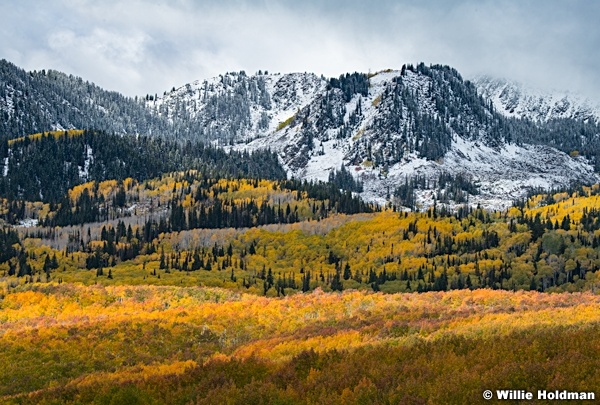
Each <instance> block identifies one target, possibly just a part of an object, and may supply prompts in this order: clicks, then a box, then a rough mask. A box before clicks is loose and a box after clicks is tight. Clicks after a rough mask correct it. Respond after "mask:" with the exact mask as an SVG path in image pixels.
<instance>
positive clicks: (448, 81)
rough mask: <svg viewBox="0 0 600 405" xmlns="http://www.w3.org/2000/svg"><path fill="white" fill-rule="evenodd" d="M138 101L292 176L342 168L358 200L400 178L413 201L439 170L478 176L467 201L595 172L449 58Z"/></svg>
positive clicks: (225, 80)
mask: <svg viewBox="0 0 600 405" xmlns="http://www.w3.org/2000/svg"><path fill="white" fill-rule="evenodd" d="M147 104H148V106H149V108H151V109H152V110H153V111H154V113H155V114H157V115H160V116H164V117H168V118H169V120H171V121H172V122H176V121H177V120H179V119H182V118H183V119H185V120H186V121H188V122H190V123H191V124H190V125H191V127H193V128H194V131H198V133H200V134H201V135H200V136H201V137H202V138H205V139H210V140H213V141H214V142H216V143H218V144H221V145H229V147H231V148H234V149H237V150H255V149H261V148H268V149H271V150H274V151H276V152H277V153H278V154H279V156H280V159H281V161H282V163H283V164H284V166H285V167H286V169H287V171H288V175H289V176H294V177H296V178H305V179H318V180H327V179H328V176H329V174H330V173H331V172H332V171H334V170H339V169H340V168H341V167H342V166H344V168H345V169H346V170H348V171H349V172H350V173H352V175H353V176H354V177H355V178H356V179H358V180H361V181H362V183H363V184H364V192H363V197H365V198H366V199H368V200H371V201H378V202H380V203H385V202H386V201H389V200H390V198H392V199H393V194H394V191H395V190H396V189H397V188H398V187H399V186H402V185H403V184H406V182H407V180H408V179H409V178H420V179H421V181H420V184H421V185H420V186H417V187H415V190H414V193H415V194H416V197H415V198H416V204H415V206H416V207H417V208H418V207H425V206H428V205H430V204H432V203H433V201H434V197H438V198H439V196H440V195H445V192H446V191H447V190H445V189H444V187H442V186H440V184H438V183H439V179H440V176H442V175H450V176H453V178H456V177H460V178H466V179H468V181H469V183H472V184H475V185H477V189H478V191H479V193H476V194H475V195H471V196H469V197H468V198H469V199H470V202H471V203H481V204H482V205H483V206H488V207H500V206H506V205H509V204H510V203H511V202H512V201H513V200H514V199H516V198H520V197H523V196H524V195H525V194H526V193H527V191H528V190H530V189H532V188H546V189H550V188H559V187H565V186H568V185H570V184H573V183H592V182H596V181H598V180H599V178H598V176H597V175H596V174H595V173H594V168H593V167H592V166H591V165H590V164H589V163H590V162H589V161H588V159H586V158H584V157H581V156H576V157H572V156H569V155H568V154H567V153H565V152H564V151H562V152H561V151H559V150H557V149H555V148H553V147H549V146H547V145H545V144H544V142H542V141H541V140H542V138H545V137H548V136H550V137H551V136H553V134H551V132H552V131H550V130H548V129H546V128H540V127H539V126H538V125H536V124H535V123H533V122H530V121H527V120H526V121H524V122H521V121H519V120H513V119H510V118H506V117H505V116H504V115H501V114H498V113H497V112H495V111H494V109H493V108H490V105H489V102H488V101H486V100H485V99H483V98H482V97H480V96H479V94H478V93H477V89H476V88H475V86H474V85H473V84H471V83H470V82H468V81H463V80H462V78H461V77H460V75H459V74H458V72H456V71H455V70H454V69H451V68H449V67H447V66H432V67H426V66H424V65H423V64H421V65H418V66H417V67H413V66H410V65H409V66H406V67H404V68H403V69H402V70H400V71H393V70H389V71H384V72H379V73H376V74H374V75H370V76H367V75H364V74H358V73H355V74H347V75H344V76H341V77H340V78H339V79H330V80H327V79H325V78H322V77H321V78H319V77H317V76H315V75H313V74H306V73H305V74H285V75H281V74H275V75H269V74H266V73H265V74H263V73H259V74H257V75H253V76H248V75H246V74H245V73H244V72H241V73H230V74H226V75H222V76H219V77H218V78H214V79H211V80H205V81H197V82H194V83H192V84H189V85H186V86H183V87H181V88H179V89H174V90H173V91H171V92H169V93H167V94H166V95H165V96H164V97H159V98H158V99H155V100H150V101H148V102H147ZM514 115H516V112H515V113H514ZM571 118H572V117H571ZM592 132H593V131H592ZM596 133H597V132H596ZM536 140H537V141H536ZM557 146H558V145H557ZM563 149H567V150H568V151H570V150H571V149H570V146H565V148H563ZM573 155H575V154H573ZM423 179H424V181H423ZM470 190H471V191H472V190H473V189H472V188H471V189H470ZM457 200H458V199H456V198H452V196H451V198H450V202H457ZM401 203H402V202H401Z"/></svg>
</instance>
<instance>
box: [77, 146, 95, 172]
mask: <svg viewBox="0 0 600 405" xmlns="http://www.w3.org/2000/svg"><path fill="white" fill-rule="evenodd" d="M93 161H94V151H93V149H92V147H91V146H89V145H86V146H85V161H84V163H83V167H81V166H78V168H79V178H80V179H84V180H87V179H88V178H89V174H90V173H89V171H90V164H91V163H92V162H93Z"/></svg>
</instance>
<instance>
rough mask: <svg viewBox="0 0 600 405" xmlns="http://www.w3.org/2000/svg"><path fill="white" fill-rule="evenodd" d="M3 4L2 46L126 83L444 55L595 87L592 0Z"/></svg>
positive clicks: (18, 57)
mask: <svg viewBox="0 0 600 405" xmlns="http://www.w3.org/2000/svg"><path fill="white" fill-rule="evenodd" d="M15 3H16V4H10V5H8V4H5V3H2V4H0V25H1V26H0V32H1V33H2V35H3V38H4V40H3V41H2V43H1V44H0V57H2V58H7V59H9V60H11V61H12V62H14V63H16V64H17V65H20V66H22V67H24V68H26V69H43V68H45V69H48V68H53V69H58V70H63V71H65V72H67V73H72V74H75V75H78V76H82V77H83V78H85V79H87V80H90V81H93V82H95V83H97V84H99V85H101V86H103V87H106V88H108V89H112V90H119V91H122V92H124V93H125V94H128V95H143V94H146V93H155V92H157V93H160V92H162V91H163V90H167V89H170V88H171V87H172V86H179V85H182V84H184V83H187V82H190V81H193V80H195V79H203V78H206V77H210V76H215V75H218V74H220V73H223V72H224V71H231V70H246V71H247V72H254V71H256V70H258V69H263V70H265V69H267V70H269V71H281V72H288V71H314V72H315V73H317V74H324V75H326V76H337V75H339V74H341V73H344V72H347V71H355V70H358V71H367V70H369V69H371V70H373V71H374V70H379V69H384V68H399V67H400V66H401V65H402V64H403V63H416V62H419V61H424V62H425V63H442V64H449V65H451V66H453V67H455V68H457V69H458V70H459V71H460V72H461V73H463V75H464V76H466V77H470V76H472V75H474V74H481V73H488V74H492V75H495V76H502V77H506V78H509V79H516V80H520V81H523V82H527V83H531V84H533V85H535V86H539V87H547V88H558V89H569V90H572V91H578V92H583V93H585V94H586V95H588V96H590V97H594V98H596V99H600V97H598V94H600V77H599V73H598V71H597V70H598V69H597V66H600V54H599V53H598V52H597V49H598V48H599V45H600V29H599V28H598V24H597V19H598V17H599V16H600V2H590V1H570V2H565V1H515V0H509V1H503V2H492V1H457V2H448V1H441V0H439V1H435V0H430V1H379V2H365V1H358V0H350V1H338V0H335V1H328V2H318V1H305V2H298V1H273V0H263V1H259V0H256V1H234V2H229V3H227V4H223V2H219V1H212V0H211V1H200V2H196V1H185V0H180V1H175V2H167V1H140V0H137V1H136V0H132V1H128V2H122V1H103V2H92V1H87V0H63V1H62V2H52V4H50V2H33V1H31V0H26V1H22V2H15Z"/></svg>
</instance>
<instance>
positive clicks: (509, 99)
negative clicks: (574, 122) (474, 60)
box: [473, 76, 600, 122]
mask: <svg viewBox="0 0 600 405" xmlns="http://www.w3.org/2000/svg"><path fill="white" fill-rule="evenodd" d="M473 82H474V83H475V85H476V87H477V90H478V92H479V93H480V94H481V95H482V96H483V97H484V98H486V99H488V100H491V101H492V102H493V104H494V107H495V108H496V110H497V111H499V112H500V113H502V114H504V115H506V116H509V117H518V118H529V119H531V120H534V121H542V122H545V121H548V120H551V119H554V118H573V119H582V120H593V121H595V122H600V105H599V104H597V103H594V102H592V101H590V100H589V99H586V98H585V97H582V96H580V95H577V94H571V93H568V92H559V91H552V92H549V91H543V90H540V89H536V88H533V87H528V86H526V85H523V84H521V83H517V82H511V81H508V80H505V79H496V78H491V77H488V76H479V77H476V78H475V79H474V80H473Z"/></svg>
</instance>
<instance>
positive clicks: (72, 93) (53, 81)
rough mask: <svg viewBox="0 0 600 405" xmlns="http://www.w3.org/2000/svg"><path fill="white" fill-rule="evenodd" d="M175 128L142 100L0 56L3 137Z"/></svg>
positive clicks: (153, 131)
mask: <svg viewBox="0 0 600 405" xmlns="http://www.w3.org/2000/svg"><path fill="white" fill-rule="evenodd" d="M171 127H172V126H171V125H169V124H168V122H167V121H166V120H165V119H163V118H161V117H158V116H156V115H153V114H151V112H150V111H148V109H146V107H145V105H144V103H143V102H142V101H140V102H138V101H136V100H135V99H131V98H128V97H125V96H123V95H121V94H119V93H117V92H113V91H106V90H103V89H101V88H100V87H98V86H96V85H94V84H93V83H89V82H87V81H84V80H83V79H81V78H79V77H74V76H72V75H66V74H64V73H61V72H57V71H55V70H48V71H45V70H42V71H39V72H37V71H34V72H26V71H25V70H23V69H20V68H19V67H17V66H15V65H14V64H12V63H10V62H8V61H6V60H0V135H1V136H3V137H8V138H15V137H20V136H25V135H27V134H32V133H37V132H45V131H52V130H65V129H83V128H89V129H97V130H104V131H107V132H114V133H117V134H146V135H151V134H155V135H156V134H159V133H165V132H167V131H171V130H172V128H171Z"/></svg>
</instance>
